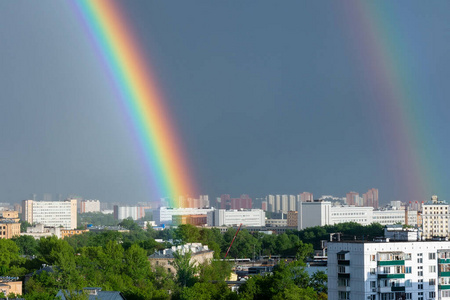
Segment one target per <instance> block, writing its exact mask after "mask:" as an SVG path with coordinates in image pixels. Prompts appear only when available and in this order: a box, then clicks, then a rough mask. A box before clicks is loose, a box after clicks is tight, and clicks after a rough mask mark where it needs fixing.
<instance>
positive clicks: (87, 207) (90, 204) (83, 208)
mask: <svg viewBox="0 0 450 300" xmlns="http://www.w3.org/2000/svg"><path fill="white" fill-rule="evenodd" d="M90 212H100V200H82V201H81V203H80V213H81V214H84V213H90Z"/></svg>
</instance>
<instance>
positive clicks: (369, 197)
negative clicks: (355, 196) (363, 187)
mask: <svg viewBox="0 0 450 300" xmlns="http://www.w3.org/2000/svg"><path fill="white" fill-rule="evenodd" d="M363 205H364V206H372V207H373V208H378V207H379V205H378V189H370V190H368V191H367V193H365V194H363Z"/></svg>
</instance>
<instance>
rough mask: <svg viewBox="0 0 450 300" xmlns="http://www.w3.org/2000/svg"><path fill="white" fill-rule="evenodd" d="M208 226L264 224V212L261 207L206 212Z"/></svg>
mask: <svg viewBox="0 0 450 300" xmlns="http://www.w3.org/2000/svg"><path fill="white" fill-rule="evenodd" d="M207 222H208V226H235V225H240V224H242V225H245V226H265V225H266V224H265V212H264V211H263V210H261V209H251V210H225V209H217V210H214V211H210V212H208V216H207Z"/></svg>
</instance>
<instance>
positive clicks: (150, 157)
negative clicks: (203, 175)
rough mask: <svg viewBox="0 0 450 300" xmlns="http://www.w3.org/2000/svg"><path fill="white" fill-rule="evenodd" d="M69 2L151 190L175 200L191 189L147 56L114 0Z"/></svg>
mask: <svg viewBox="0 0 450 300" xmlns="http://www.w3.org/2000/svg"><path fill="white" fill-rule="evenodd" d="M73 4H74V6H75V7H76V9H77V11H78V12H79V14H80V16H81V18H82V20H83V23H84V24H85V26H86V28H87V30H88V31H89V34H90V36H91V38H92V40H93V42H94V43H95V46H96V48H97V51H98V53H99V55H100V56H101V58H102V60H103V62H104V64H105V66H106V67H107V69H108V73H109V76H110V77H111V79H112V81H113V83H114V86H115V88H116V89H117V92H118V93H119V95H120V98H121V100H122V103H123V105H124V107H125V110H126V111H127V115H128V117H129V118H130V120H131V123H132V125H133V127H134V129H135V131H136V135H137V138H138V140H139V143H140V148H141V151H142V154H143V157H144V160H145V163H146V165H147V171H148V172H149V173H150V176H151V177H152V180H153V183H154V185H155V187H156V188H157V189H158V193H157V194H158V195H159V197H160V198H169V199H171V201H172V202H171V203H170V204H169V206H177V205H178V200H177V199H178V197H179V196H188V195H193V193H194V192H195V187H194V184H193V182H192V178H191V176H190V175H191V174H190V172H189V168H188V163H187V160H186V159H185V157H184V153H183V152H182V151H181V150H182V148H181V145H180V138H179V137H178V136H177V131H176V130H175V128H174V126H173V124H174V123H173V121H172V120H171V119H170V115H169V112H168V108H167V107H166V104H165V103H164V101H163V100H164V99H163V98H162V97H161V95H160V92H159V91H158V88H157V84H156V81H155V79H154V77H153V76H152V74H151V72H150V70H149V69H148V67H147V66H148V63H147V61H146V60H147V58H146V57H145V55H143V53H142V52H141V50H140V47H139V44H138V42H137V40H136V38H134V36H133V34H132V31H131V30H130V26H129V25H128V24H127V22H126V18H125V17H124V16H123V15H122V14H121V13H120V8H119V7H118V6H117V4H115V2H114V1H109V0H96V1H91V0H81V1H74V2H73Z"/></svg>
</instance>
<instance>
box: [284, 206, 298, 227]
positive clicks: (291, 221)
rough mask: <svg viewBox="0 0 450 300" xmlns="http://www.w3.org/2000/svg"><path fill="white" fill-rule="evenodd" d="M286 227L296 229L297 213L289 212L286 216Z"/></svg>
mask: <svg viewBox="0 0 450 300" xmlns="http://www.w3.org/2000/svg"><path fill="white" fill-rule="evenodd" d="M287 226H288V227H295V228H297V227H298V212H297V211H293V210H290V211H288V214H287Z"/></svg>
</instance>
